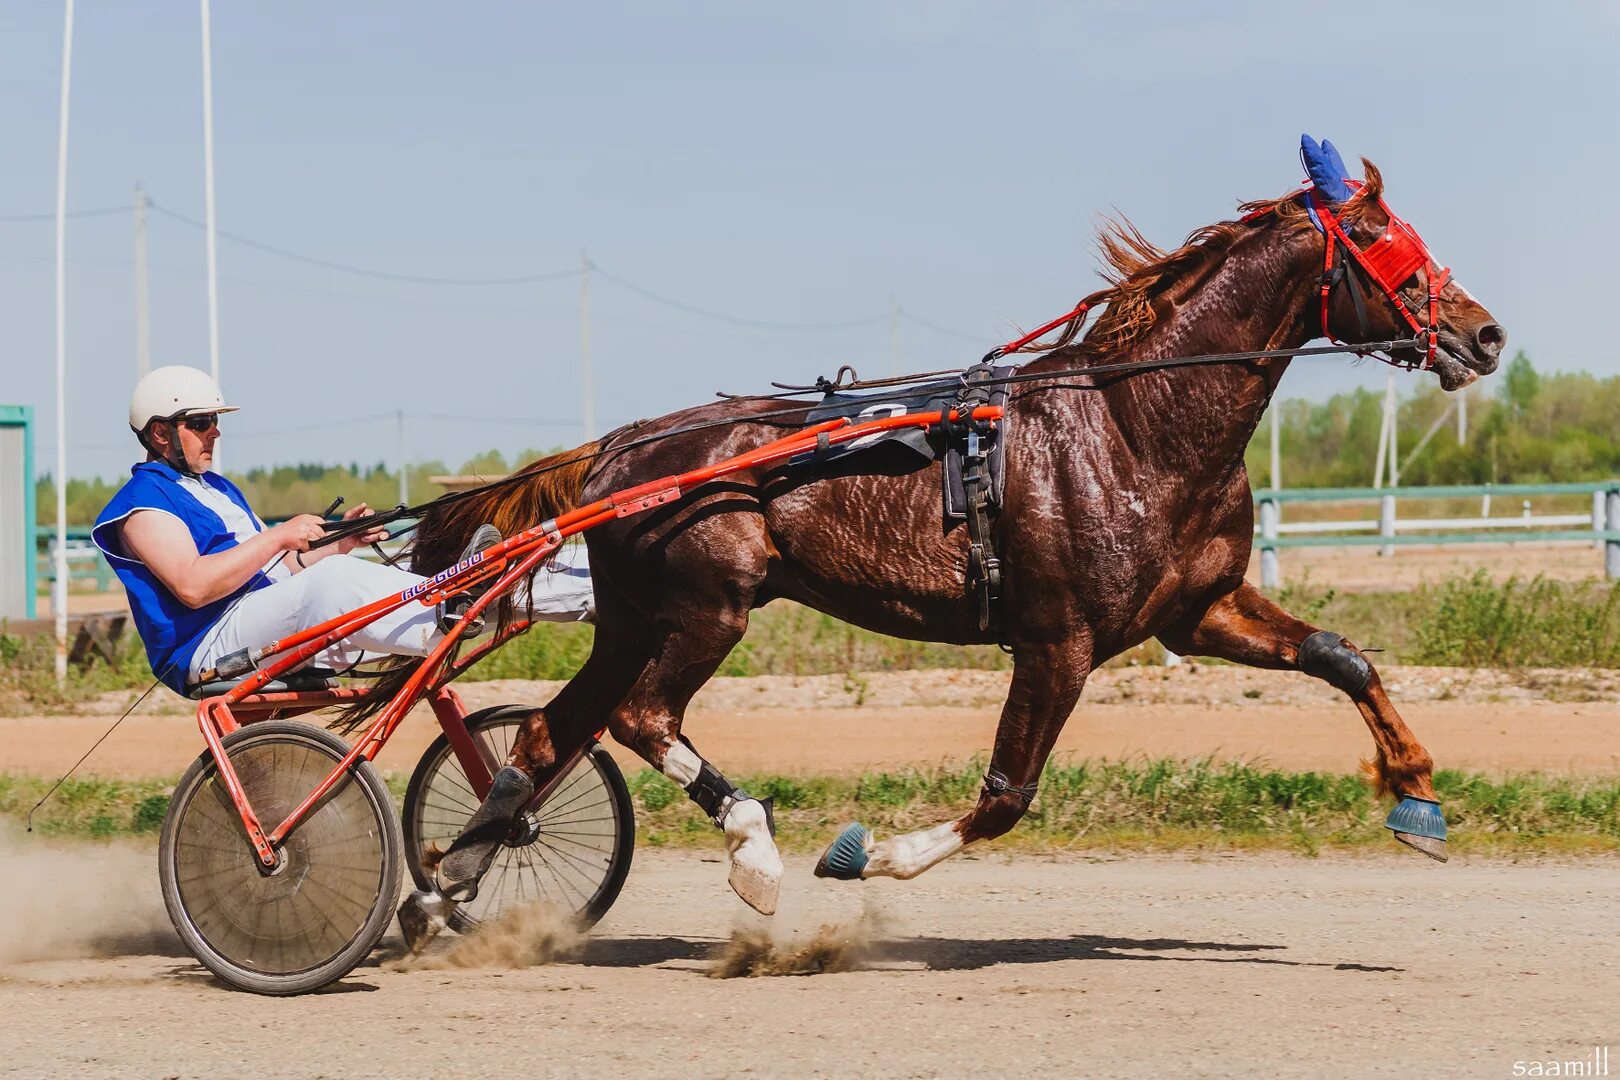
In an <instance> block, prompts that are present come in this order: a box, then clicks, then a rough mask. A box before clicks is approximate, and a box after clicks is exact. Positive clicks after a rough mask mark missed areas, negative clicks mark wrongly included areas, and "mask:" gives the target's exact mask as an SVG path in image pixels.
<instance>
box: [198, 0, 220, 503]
mask: <svg viewBox="0 0 1620 1080" xmlns="http://www.w3.org/2000/svg"><path fill="white" fill-rule="evenodd" d="M202 61H203V203H204V207H205V209H206V211H207V213H206V215H205V216H206V218H207V221H206V225H207V230H206V231H207V234H208V374H210V375H212V376H213V377H214V382H216V383H217V382H219V264H218V251H217V248H218V244H217V242H216V237H215V235H214V47H213V31H212V30H211V28H210V26H209V19H208V0H202ZM214 469H215V471H220V464H219V451H218V450H217V449H216V450H215V451H214Z"/></svg>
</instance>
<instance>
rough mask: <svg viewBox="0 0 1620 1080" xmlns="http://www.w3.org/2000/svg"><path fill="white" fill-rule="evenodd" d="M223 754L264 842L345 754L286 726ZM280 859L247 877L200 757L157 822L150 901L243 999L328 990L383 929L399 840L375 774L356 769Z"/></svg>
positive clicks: (259, 729)
mask: <svg viewBox="0 0 1620 1080" xmlns="http://www.w3.org/2000/svg"><path fill="white" fill-rule="evenodd" d="M224 748H225V754H226V756H227V757H229V758H230V760H231V765H232V767H233V768H235V770H236V772H237V776H238V779H240V781H241V783H242V787H243V788H244V790H246V792H247V795H248V802H249V804H250V805H251V806H252V807H253V810H254V813H255V814H257V815H258V817H259V822H260V824H261V825H262V826H263V827H264V828H265V829H267V830H268V829H273V828H275V827H276V826H277V825H278V824H280V823H281V821H282V819H283V818H285V817H286V816H287V814H289V813H290V812H292V810H293V809H294V808H295V807H296V806H297V805H298V804H299V803H301V802H303V800H304V799H305V798H306V797H308V795H309V793H310V792H311V791H314V790H315V788H316V787H317V786H318V785H319V784H320V782H321V781H322V780H324V779H325V778H326V777H327V776H328V775H330V773H331V772H332V770H333V769H334V768H335V767H336V766H337V764H338V762H340V761H342V760H343V758H344V757H345V756H346V755H347V754H348V752H349V745H348V744H347V743H345V742H344V741H343V740H342V739H340V738H339V737H338V736H336V735H334V734H333V733H331V732H330V731H326V730H324V729H322V728H318V727H315V726H314V725H312V724H306V723H303V722H301V721H298V720H267V721H264V722H262V723H257V724H252V725H249V726H247V727H244V728H240V729H238V730H236V731H234V732H232V733H231V734H229V735H227V736H226V737H225V739H224ZM281 853H282V857H283V860H284V861H283V862H282V864H281V867H280V869H278V870H277V871H276V872H274V873H272V874H268V875H266V874H262V873H260V871H259V860H258V857H257V856H256V855H255V854H254V851H253V847H252V845H251V844H250V843H249V842H248V838H247V833H246V831H245V830H244V829H243V828H242V819H241V817H240V816H239V815H238V814H237V812H236V807H235V805H234V804H233V803H232V802H231V799H230V795H229V794H228V793H227V792H226V791H225V788H224V785H222V784H221V783H219V781H218V770H217V769H216V768H215V765H214V759H213V756H212V755H211V754H209V753H207V752H206V751H205V752H204V753H203V754H202V756H201V757H199V758H198V759H197V760H196V761H194V762H192V764H191V767H190V768H189V769H187V770H186V773H185V775H184V776H182V777H181V778H180V783H179V784H178V785H177V786H176V787H175V789H174V796H173V797H172V798H171V799H170V800H169V812H168V814H167V816H165V818H164V820H163V836H162V842H161V843H160V844H159V846H158V878H159V880H160V881H161V882H162V885H163V903H164V906H166V907H167V908H168V909H169V919H170V920H171V921H172V922H173V923H174V928H175V930H176V932H178V933H179V935H180V940H181V941H183V942H185V945H186V948H188V949H190V950H191V953H192V955H193V956H195V957H196V958H197V959H198V960H199V961H201V962H202V964H203V966H205V967H206V968H208V970H209V971H212V972H213V973H214V974H215V975H217V976H219V978H220V979H222V980H224V981H225V982H227V983H229V984H230V985H231V986H234V987H237V988H238V989H241V990H248V991H252V992H253V993H256V994H276V995H286V994H303V993H307V992H309V991H311V990H316V989H319V988H320V987H322V986H325V985H327V984H328V983H331V982H334V981H336V980H338V979H341V978H342V977H343V976H345V975H347V974H348V973H349V972H350V971H352V970H354V967H355V965H356V964H358V963H360V961H362V960H364V959H365V958H366V956H367V955H368V954H369V953H370V952H371V950H372V948H373V947H374V946H375V945H376V944H377V941H378V939H379V938H381V937H382V935H383V933H384V932H385V931H386V930H387V929H388V927H389V924H390V923H391V922H392V921H393V918H394V909H395V908H396V907H397V906H398V904H399V890H400V882H401V879H402V877H403V874H402V872H401V871H402V866H401V863H402V862H403V861H404V841H403V839H402V838H401V836H400V831H399V821H398V819H397V818H396V817H395V816H394V806H393V801H392V800H391V799H390V798H389V796H388V788H387V786H386V785H385V784H384V783H383V779H382V777H381V775H379V774H378V772H377V770H376V768H374V767H373V766H372V764H371V763H370V762H369V761H365V760H364V759H362V760H360V761H358V762H356V763H355V764H354V765H353V766H352V767H351V768H350V770H349V777H348V779H347V780H346V781H344V782H342V783H340V784H338V786H337V787H336V788H334V789H333V790H332V792H331V793H330V794H329V795H328V796H327V797H326V799H325V800H324V801H323V802H321V804H320V805H318V806H317V807H316V808H315V809H314V810H313V811H311V813H310V814H309V816H308V817H306V818H305V819H304V820H303V821H302V822H301V823H300V824H299V826H298V828H297V829H295V830H293V833H292V835H290V836H289V837H287V840H286V842H285V843H284V844H283V845H282V847H281Z"/></svg>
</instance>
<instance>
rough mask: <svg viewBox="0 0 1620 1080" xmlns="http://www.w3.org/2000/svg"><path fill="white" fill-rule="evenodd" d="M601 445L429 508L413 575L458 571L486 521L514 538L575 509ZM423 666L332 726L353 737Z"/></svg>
mask: <svg viewBox="0 0 1620 1080" xmlns="http://www.w3.org/2000/svg"><path fill="white" fill-rule="evenodd" d="M601 446H602V444H601V443H600V442H588V443H586V444H585V445H583V446H577V447H575V448H574V449H572V450H564V451H563V452H562V453H560V454H553V455H551V456H550V457H545V458H541V459H540V460H539V461H535V462H532V463H531V464H529V465H526V466H524V467H523V468H522V469H520V470H518V472H517V474H516V475H517V477H523V479H515V478H514V481H513V482H512V483H509V484H502V485H501V486H499V487H493V488H488V489H486V490H483V491H479V492H476V493H473V494H471V495H469V496H467V497H465V498H461V499H457V500H453V501H447V502H444V503H441V504H438V505H434V504H429V506H428V507H427V508H426V509H425V510H424V511H423V513H422V516H421V518H419V519H418V520H417V524H416V531H415V533H414V535H413V536H412V538H411V562H410V568H411V570H412V571H413V572H414V573H418V574H423V575H432V574H436V573H438V572H439V571H440V570H443V569H444V568H445V567H448V566H453V565H454V564H455V562H456V560H458V559H459V558H461V555H462V553H463V552H464V551H465V550H466V547H467V544H468V543H469V542H470V541H471V540H472V535H473V533H474V532H475V531H476V530H477V528H478V526H480V525H482V524H484V523H485V522H488V523H489V524H492V525H494V526H495V527H496V528H497V529H499V530H500V531H501V535H502V536H512V535H514V534H516V533H519V532H522V531H523V530H524V529H528V528H532V527H533V526H535V525H538V524H540V523H541V522H542V521H547V520H549V519H551V518H554V517H557V516H558V515H560V514H564V513H567V512H568V511H569V510H572V509H573V508H574V507H575V506H577V505H578V504H579V502H580V497H581V495H582V493H583V492H584V490H585V480H586V478H587V476H588V475H589V473H590V469H591V462H592V460H594V459H595V457H596V455H597V454H598V452H599V451H600V450H601ZM494 607H495V605H492V610H493V608H494ZM499 609H500V610H499V622H500V624H501V625H505V623H506V622H507V621H508V620H509V618H510V615H511V605H510V604H508V603H506V602H504V601H503V602H502V603H501V604H500V605H499ZM420 663H421V661H420V660H418V659H416V658H415V657H401V658H400V659H398V660H397V661H394V662H393V663H392V664H391V666H390V667H388V668H387V669H386V670H385V671H384V673H383V674H382V675H381V676H379V677H378V678H377V679H375V680H374V681H373V683H372V688H371V693H369V694H367V695H366V696H365V698H364V699H363V700H361V701H358V702H356V703H355V704H353V705H350V706H347V707H346V708H344V709H343V710H342V711H341V712H340V713H339V714H338V715H337V717H336V718H335V719H333V721H332V722H331V724H329V725H328V726H329V727H330V728H331V729H332V730H334V731H338V732H341V733H343V734H345V735H349V734H353V733H354V732H355V731H356V730H357V729H358V728H359V727H360V726H361V725H362V724H363V723H365V721H366V720H368V719H370V718H371V717H372V716H373V715H375V714H376V713H377V712H378V711H379V710H380V709H381V708H382V707H383V706H384V705H386V704H387V703H388V702H389V701H390V700H391V699H392V698H393V697H394V695H396V694H397V693H399V691H400V690H401V689H403V688H404V686H405V684H406V682H408V681H409V680H410V677H411V675H412V673H413V672H415V670H416V668H417V666H418V665H419V664H420Z"/></svg>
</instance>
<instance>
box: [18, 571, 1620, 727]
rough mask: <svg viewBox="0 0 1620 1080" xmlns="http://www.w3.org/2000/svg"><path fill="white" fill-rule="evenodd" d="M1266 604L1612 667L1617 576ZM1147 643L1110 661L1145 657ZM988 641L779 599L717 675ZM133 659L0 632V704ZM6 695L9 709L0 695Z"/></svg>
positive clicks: (983, 661)
mask: <svg viewBox="0 0 1620 1080" xmlns="http://www.w3.org/2000/svg"><path fill="white" fill-rule="evenodd" d="M1277 600H1278V602H1279V603H1281V604H1282V606H1283V607H1284V608H1286V609H1288V610H1289V611H1291V612H1293V613H1294V614H1296V615H1298V616H1299V617H1300V618H1302V619H1305V620H1307V621H1309V622H1311V623H1314V624H1316V625H1318V626H1323V627H1327V628H1330V629H1333V630H1336V631H1338V632H1340V633H1342V634H1345V635H1347V636H1348V637H1350V638H1351V639H1352V640H1354V641H1355V642H1356V644H1358V645H1360V646H1362V647H1363V648H1367V649H1382V650H1384V654H1385V655H1384V659H1385V660H1386V662H1393V663H1407V664H1430V665H1441V666H1455V667H1492V668H1516V667H1598V668H1616V667H1620V582H1616V583H1604V582H1598V581H1589V582H1560V581H1550V580H1547V579H1545V578H1541V577H1537V578H1533V579H1530V580H1523V579H1519V578H1510V579H1508V580H1507V581H1503V582H1493V581H1491V580H1490V579H1489V578H1488V577H1487V576H1486V574H1485V573H1484V571H1479V572H1477V573H1475V574H1473V575H1461V576H1457V577H1452V578H1448V579H1446V580H1444V581H1441V582H1440V583H1438V584H1433V585H1423V586H1420V587H1418V588H1416V589H1412V590H1409V591H1406V592H1398V593H1340V592H1338V591H1336V590H1334V589H1331V588H1323V587H1317V586H1313V585H1311V584H1309V583H1306V584H1303V585H1294V586H1290V587H1288V588H1285V589H1283V590H1281V591H1280V592H1279V593H1278V594H1277ZM591 641H592V628H591V627H589V626H584V625H578V624H567V625H542V626H539V627H536V628H535V629H534V630H532V631H530V632H529V633H527V634H524V635H523V636H521V637H519V638H517V639H516V640H514V641H512V642H510V643H509V644H507V645H505V646H504V647H502V648H501V649H499V650H498V651H497V652H495V654H494V655H492V656H490V657H489V658H488V659H486V660H484V661H483V662H481V663H480V664H479V665H478V666H477V667H476V668H474V669H473V671H472V672H470V673H469V675H468V676H467V677H468V678H470V679H568V678H571V677H572V676H573V674H574V673H575V672H576V671H578V670H579V668H580V666H581V665H582V664H583V663H584V662H585V657H586V656H587V655H589V653H590V649H591ZM1162 658H1163V649H1162V648H1161V647H1160V646H1159V645H1158V643H1157V642H1156V641H1149V642H1147V643H1145V644H1143V645H1141V646H1138V647H1137V648H1136V649H1133V650H1131V651H1130V652H1128V653H1126V654H1124V655H1123V656H1121V657H1117V658H1115V659H1114V660H1113V661H1111V663H1112V664H1124V663H1142V664H1156V663H1158V662H1160V661H1161V660H1162ZM1011 664H1012V660H1011V658H1010V657H1009V656H1008V655H1007V654H1006V653H1004V652H1003V651H1002V650H1001V649H999V648H996V647H995V646H988V645H980V646H958V645H940V644H936V643H932V642H921V641H903V640H900V639H898V638H890V637H884V636H883V635H881V634H874V633H872V632H871V631H869V630H862V629H860V628H859V627H855V626H850V625H849V624H847V623H842V622H839V621H837V620H836V619H834V618H832V617H831V616H830V615H823V614H822V613H820V612H818V611H813V610H811V609H810V608H807V607H803V606H801V605H798V604H792V603H787V602H785V601H778V602H777V603H774V604H771V605H769V606H768V607H765V608H763V609H761V610H759V611H756V612H754V613H753V616H752V618H751V620H750V624H749V629H748V634H747V636H745V637H744V638H743V640H742V641H741V642H740V643H739V644H738V645H737V647H736V648H735V649H733V650H732V651H731V655H730V656H728V657H727V658H726V660H725V662H724V663H723V664H722V665H721V667H720V674H721V675H738V676H747V675H829V674H833V675H839V674H849V673H852V672H863V671H910V670H927V669H938V668H956V669H962V668H968V669H981V670H1004V669H1007V668H1010V667H1011ZM150 681H151V675H150V672H149V671H148V670H147V667H146V661H145V657H144V656H143V655H142V653H141V652H140V649H139V648H138V646H136V645H134V643H133V642H131V643H130V644H129V645H128V646H127V647H126V648H125V649H124V650H123V651H122V652H121V654H120V655H119V658H118V661H117V662H116V663H111V664H109V663H105V662H97V663H93V664H91V665H90V667H89V668H87V669H86V670H84V671H82V672H79V671H75V672H73V673H72V675H71V676H70V678H69V680H68V683H67V685H66V686H65V687H58V686H57V685H56V681H55V678H54V675H53V652H52V646H51V642H50V641H49V639H48V638H46V637H31V638H21V637H17V636H14V635H7V634H4V633H0V708H6V707H13V708H15V707H18V705H23V704H26V705H27V706H30V707H33V708H42V709H46V710H60V709H63V708H69V707H71V706H72V705H73V704H74V703H75V702H78V701H82V700H84V699H85V698H87V697H89V696H91V695H93V694H95V693H99V692H101V691H105V690H123V689H135V688H139V687H144V686H145V685H146V684H147V683H149V682H150ZM8 699H9V701H10V702H14V703H16V704H15V705H8Z"/></svg>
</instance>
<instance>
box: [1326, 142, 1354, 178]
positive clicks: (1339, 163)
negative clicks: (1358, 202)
mask: <svg viewBox="0 0 1620 1080" xmlns="http://www.w3.org/2000/svg"><path fill="white" fill-rule="evenodd" d="M1322 155H1323V156H1324V157H1326V158H1327V163H1328V164H1329V165H1331V166H1333V175H1335V176H1341V177H1344V178H1345V179H1349V178H1350V170H1349V169H1347V168H1345V167H1344V158H1342V157H1340V156H1339V148H1338V147H1336V146H1334V145H1333V144H1332V143H1330V142H1328V141H1327V140H1326V139H1323V140H1322Z"/></svg>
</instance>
